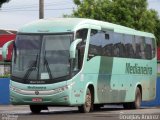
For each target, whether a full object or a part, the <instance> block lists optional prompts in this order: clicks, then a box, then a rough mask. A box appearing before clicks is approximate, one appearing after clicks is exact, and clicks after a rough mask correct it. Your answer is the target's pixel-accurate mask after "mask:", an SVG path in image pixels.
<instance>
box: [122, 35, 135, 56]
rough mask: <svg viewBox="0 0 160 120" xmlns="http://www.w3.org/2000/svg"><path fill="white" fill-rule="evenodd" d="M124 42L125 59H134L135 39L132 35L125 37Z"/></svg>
mask: <svg viewBox="0 0 160 120" xmlns="http://www.w3.org/2000/svg"><path fill="white" fill-rule="evenodd" d="M124 40H125V57H127V58H134V57H135V46H134V45H135V43H134V37H133V36H132V35H124Z"/></svg>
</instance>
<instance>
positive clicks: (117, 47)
mask: <svg viewBox="0 0 160 120" xmlns="http://www.w3.org/2000/svg"><path fill="white" fill-rule="evenodd" d="M113 54H114V57H124V56H125V49H124V39H123V34H119V33H114V47H113Z"/></svg>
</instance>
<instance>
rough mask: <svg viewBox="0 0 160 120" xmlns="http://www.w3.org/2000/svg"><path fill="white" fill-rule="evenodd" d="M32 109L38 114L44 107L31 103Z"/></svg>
mask: <svg viewBox="0 0 160 120" xmlns="http://www.w3.org/2000/svg"><path fill="white" fill-rule="evenodd" d="M30 110H31V112H32V113H33V114H38V113H40V112H41V110H42V107H41V106H39V105H30Z"/></svg>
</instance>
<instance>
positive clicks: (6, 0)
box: [0, 0, 10, 7]
mask: <svg viewBox="0 0 160 120" xmlns="http://www.w3.org/2000/svg"><path fill="white" fill-rule="evenodd" d="M9 1H10V0H1V1H0V7H1V6H2V4H3V3H6V2H9Z"/></svg>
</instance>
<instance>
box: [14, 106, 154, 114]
mask: <svg viewBox="0 0 160 120" xmlns="http://www.w3.org/2000/svg"><path fill="white" fill-rule="evenodd" d="M143 109H151V108H141V109H140V110H143ZM116 111H117V112H123V111H133V110H132V109H124V108H122V107H121V108H108V107H103V108H100V109H99V110H94V111H92V112H90V113H80V112H79V111H78V109H74V110H71V109H68V110H63V109H61V110H56V111H54V109H51V110H43V111H42V112H41V113H39V114H33V113H31V112H28V111H27V112H26V113H16V114H15V115H77V114H85V115H87V114H96V113H100V112H107V113H112V112H116ZM112 114H113V113H112ZM114 114H115V113H114Z"/></svg>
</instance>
